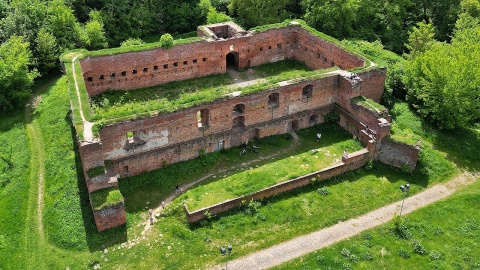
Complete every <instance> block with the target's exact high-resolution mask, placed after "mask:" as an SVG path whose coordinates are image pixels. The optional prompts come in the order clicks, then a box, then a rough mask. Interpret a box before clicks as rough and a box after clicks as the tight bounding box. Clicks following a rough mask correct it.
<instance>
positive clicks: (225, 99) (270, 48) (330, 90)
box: [67, 21, 418, 231]
mask: <svg viewBox="0 0 480 270" xmlns="http://www.w3.org/2000/svg"><path fill="white" fill-rule="evenodd" d="M197 35H198V36H199V37H203V39H201V40H198V41H194V42H191V43H187V44H183V45H177V46H174V47H172V48H170V49H163V48H153V49H148V50H144V51H136V52H124V53H117V54H105V55H103V56H95V57H94V56H86V57H83V58H82V59H80V60H78V61H79V63H80V66H81V74H82V75H83V78H77V82H78V83H79V84H84V85H85V89H86V91H87V92H88V95H89V96H95V95H98V94H100V93H102V92H104V91H107V90H133V89H138V88H144V87H150V86H155V85H158V84H163V83H167V82H173V81H178V80H185V79H190V78H196V77H202V76H206V75H211V74H221V73H226V72H227V69H228V68H234V69H245V68H249V67H253V66H258V65H261V64H265V63H269V62H277V61H282V60H286V59H296V60H298V61H301V62H303V63H305V64H306V65H307V66H308V67H309V68H310V69H312V70H320V69H326V68H330V67H334V66H335V67H338V68H339V69H340V70H337V71H332V72H329V73H325V74H324V75H323V76H313V77H302V78H296V79H295V80H289V81H283V82H279V83H276V84H274V85H272V86H271V87H269V88H268V89H264V90H262V91H257V92H252V93H249V94H243V93H242V91H241V89H239V90H238V89H237V90H238V91H234V92H231V93H230V94H228V95H224V96H221V97H219V98H218V99H217V100H215V101H213V102H206V103H204V104H201V105H196V106H193V107H189V108H184V109H178V110H176V111H173V112H170V113H161V114H158V113H152V114H151V115H150V116H145V117H141V118H137V119H133V120H128V121H127V120H123V121H113V122H112V123H110V124H108V125H105V126H103V127H102V128H101V129H100V130H99V135H98V136H97V138H93V139H79V141H78V145H79V152H80V157H81V160H82V164H83V171H84V175H85V179H86V183H87V188H88V191H89V193H90V194H91V196H92V194H95V193H96V192H101V191H102V190H103V191H104V190H112V189H115V188H116V187H117V186H118V182H117V179H118V178H121V177H126V176H132V175H137V174H141V173H144V172H147V171H151V170H156V169H159V168H162V166H164V164H171V163H175V162H179V161H184V160H188V159H193V158H196V157H198V156H199V153H201V152H204V153H210V152H214V151H218V150H221V149H224V148H225V149H226V148H231V147H234V146H239V145H241V144H243V143H245V142H247V141H248V140H253V139H255V138H262V137H266V136H271V135H277V134H284V133H288V132H290V131H292V130H297V129H303V128H307V127H310V126H312V125H315V124H319V123H322V122H323V121H324V116H325V115H326V114H327V113H329V112H332V111H336V112H338V113H339V115H340V121H339V124H340V125H341V126H342V127H343V128H345V129H346V130H348V131H349V132H350V133H352V134H354V135H355V136H357V137H358V138H359V139H360V140H361V141H362V143H363V144H364V146H365V147H366V150H365V151H364V152H363V154H362V157H365V158H363V159H362V162H363V163H362V164H364V162H365V159H368V160H373V159H377V160H380V161H382V162H385V163H388V164H391V165H394V166H397V167H400V166H405V165H407V166H409V167H411V168H414V167H415V164H416V161H417V157H418V147H412V146H408V145H404V144H401V143H397V142H394V141H392V140H390V139H389V135H390V121H391V117H390V116H389V115H388V113H387V112H386V111H382V112H380V111H376V110H374V109H372V108H368V107H366V106H362V105H361V104H359V103H357V102H355V101H354V99H353V98H355V97H365V98H367V99H370V100H373V101H375V102H377V103H378V102H379V101H380V99H381V96H382V94H383V90H384V83H385V75H386V69H385V68H381V67H378V66H375V65H374V64H373V63H372V62H370V61H369V60H367V59H365V58H363V57H360V56H358V55H356V54H354V53H352V52H349V51H347V50H345V49H344V48H342V47H341V46H340V45H338V44H336V43H335V42H334V41H329V40H330V39H329V38H328V37H327V38H325V37H323V36H321V35H320V34H319V33H318V32H315V31H313V30H311V29H310V28H309V27H308V26H306V25H304V24H303V23H298V22H296V21H292V22H290V23H285V24H284V25H283V26H278V27H277V26H275V27H274V26H272V27H271V28H270V29H266V30H262V31H250V32H249V31H245V30H243V29H241V28H240V27H239V26H237V25H236V24H234V23H231V22H227V23H222V24H214V25H207V26H200V27H198V30H197ZM352 69H355V70H356V72H357V73H356V74H353V73H351V72H349V71H347V70H352ZM69 72H71V71H69V70H68V69H67V73H69ZM70 83H73V82H72V80H70ZM84 127H85V128H88V127H87V125H84ZM79 132H82V131H81V130H79V129H78V128H77V133H79ZM84 137H85V138H86V137H87V136H84ZM344 162H345V163H348V162H347V161H346V160H344ZM349 168H350V167H349ZM350 169H353V168H350ZM285 190H288V188H287V189H285V188H284V189H283V191H285ZM117 191H118V187H117ZM91 198H92V197H91ZM91 201H92V200H91ZM92 208H93V211H94V217H95V222H96V225H97V229H98V230H99V231H102V230H105V229H108V228H112V227H115V226H118V225H121V224H124V223H125V222H126V219H125V208H124V203H123V200H122V201H120V202H117V203H115V204H113V205H107V206H105V207H101V208H96V207H94V205H93V203H92ZM187 214H188V211H187ZM213 214H214V213H213ZM197 216H198V215H197ZM200 216H201V214H200ZM200 218H201V217H199V218H189V221H195V220H198V219H200Z"/></svg>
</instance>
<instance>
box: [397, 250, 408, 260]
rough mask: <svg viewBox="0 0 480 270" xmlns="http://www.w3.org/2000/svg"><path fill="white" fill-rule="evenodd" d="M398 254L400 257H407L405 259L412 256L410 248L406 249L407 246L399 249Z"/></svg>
mask: <svg viewBox="0 0 480 270" xmlns="http://www.w3.org/2000/svg"><path fill="white" fill-rule="evenodd" d="M398 255H400V257H402V258H405V259H408V258H410V252H408V250H406V249H405V248H401V249H399V250H398Z"/></svg>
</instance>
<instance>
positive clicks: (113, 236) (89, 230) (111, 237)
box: [65, 112, 127, 252]
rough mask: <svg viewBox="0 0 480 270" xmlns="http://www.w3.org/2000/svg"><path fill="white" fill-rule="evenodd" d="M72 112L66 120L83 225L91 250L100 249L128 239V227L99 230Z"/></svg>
mask: <svg viewBox="0 0 480 270" xmlns="http://www.w3.org/2000/svg"><path fill="white" fill-rule="evenodd" d="M70 113H71V112H69V114H68V115H67V117H66V118H65V121H67V122H68V123H70V125H69V126H70V131H71V136H72V142H73V148H74V152H75V168H76V172H77V187H78V193H79V196H80V208H81V211H82V218H83V225H84V227H85V232H86V235H85V237H86V241H87V245H88V249H89V251H90V252H94V251H100V250H103V249H105V248H107V247H110V246H113V245H115V244H120V243H124V242H126V241H127V227H126V225H122V226H118V227H115V228H111V229H107V230H105V231H102V232H98V231H97V227H96V225H95V219H94V218H93V210H92V207H91V205H90V198H89V196H88V190H87V185H86V183H85V177H84V175H83V170H82V162H81V159H80V155H79V150H78V145H77V143H76V141H77V138H76V134H75V128H74V127H73V125H72V121H71V118H70Z"/></svg>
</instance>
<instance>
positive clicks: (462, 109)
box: [404, 14, 480, 129]
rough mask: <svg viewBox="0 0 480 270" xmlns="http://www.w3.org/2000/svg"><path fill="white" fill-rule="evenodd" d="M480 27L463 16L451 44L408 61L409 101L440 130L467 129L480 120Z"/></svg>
mask: <svg viewBox="0 0 480 270" xmlns="http://www.w3.org/2000/svg"><path fill="white" fill-rule="evenodd" d="M479 59H480V24H479V20H478V19H477V18H473V17H471V16H469V15H468V14H462V15H461V16H460V19H459V20H458V21H457V24H456V28H455V35H454V36H453V37H452V42H451V43H445V42H438V41H437V42H433V43H432V45H431V46H430V47H429V48H428V49H426V50H425V51H423V52H419V53H418V55H415V57H412V59H411V60H410V61H408V62H407V65H406V69H405V76H404V81H405V84H406V86H407V88H408V100H409V101H410V102H411V104H412V105H413V107H414V108H416V109H417V111H418V112H419V113H420V114H421V115H422V116H424V117H425V118H427V119H429V120H431V121H433V122H435V123H437V124H438V125H439V126H440V127H441V128H447V129H451V128H455V127H468V126H469V125H471V124H473V123H476V122H477V123H478V122H479V120H480V76H478V74H480V65H479V62H478V61H479Z"/></svg>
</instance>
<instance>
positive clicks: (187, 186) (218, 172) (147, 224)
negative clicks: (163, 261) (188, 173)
mask: <svg viewBox="0 0 480 270" xmlns="http://www.w3.org/2000/svg"><path fill="white" fill-rule="evenodd" d="M290 134H291V135H292V137H293V142H292V143H291V144H290V145H289V146H288V147H287V148H285V149H282V150H280V151H278V152H275V153H273V154H270V155H268V156H263V157H260V158H258V159H254V160H250V161H248V162H244V163H242V164H240V165H236V166H231V167H228V168H222V169H217V170H216V171H215V172H213V173H210V174H207V175H205V176H203V177H201V178H199V179H196V180H195V181H193V182H190V183H188V184H185V185H182V186H180V188H181V190H183V191H186V190H188V189H190V188H191V187H192V186H194V185H196V184H198V183H200V182H202V181H204V180H205V179H207V178H210V177H212V176H214V175H218V176H220V175H223V174H224V173H225V172H228V171H234V170H236V169H238V168H241V167H245V166H249V165H251V164H253V163H256V162H259V161H262V160H265V159H270V158H272V157H275V156H278V155H280V154H282V153H285V152H288V151H291V150H292V149H293V148H295V147H296V146H297V145H298V143H299V140H298V135H297V134H296V133H295V132H291V133H290ZM179 195H180V194H177V193H176V192H174V193H172V194H170V195H169V196H168V197H167V198H165V200H164V201H163V203H164V204H163V205H162V204H160V205H158V206H157V207H155V208H154V209H152V211H153V213H159V212H161V211H162V208H163V207H164V206H167V205H168V204H169V203H170V202H171V201H173V200H174V199H175V198H176V197H178V196H179ZM144 224H145V228H144V229H143V231H142V235H144V234H145V233H146V232H147V231H148V230H149V229H150V227H151V225H150V222H149V220H148V219H147V220H146V221H145V222H144Z"/></svg>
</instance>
